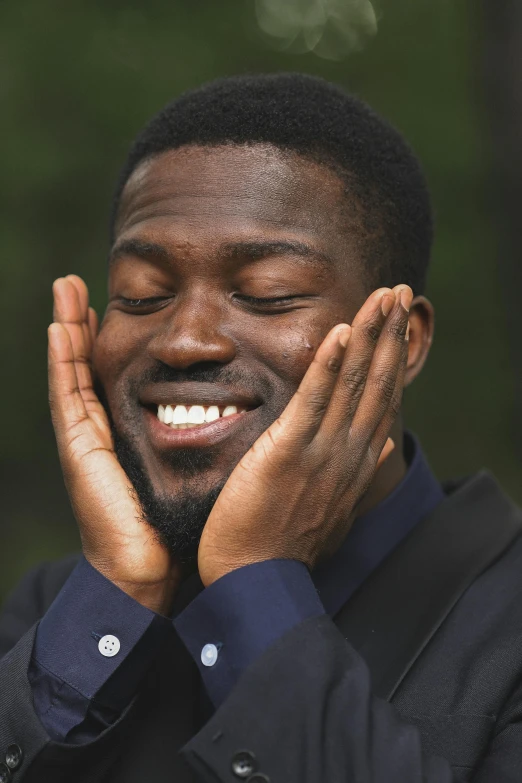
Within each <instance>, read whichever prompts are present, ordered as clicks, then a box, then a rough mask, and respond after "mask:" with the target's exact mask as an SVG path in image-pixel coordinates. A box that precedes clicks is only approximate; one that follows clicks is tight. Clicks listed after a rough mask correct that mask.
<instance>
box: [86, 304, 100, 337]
mask: <svg viewBox="0 0 522 783" xmlns="http://www.w3.org/2000/svg"><path fill="white" fill-rule="evenodd" d="M88 321H89V332H90V335H91V345H94V341H95V340H96V337H97V336H98V316H97V314H96V310H94V308H92V307H89V313H88Z"/></svg>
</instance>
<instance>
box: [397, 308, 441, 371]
mask: <svg viewBox="0 0 522 783" xmlns="http://www.w3.org/2000/svg"><path fill="white" fill-rule="evenodd" d="M409 323H410V340H409V347H408V363H407V365H406V375H405V377H404V385H405V386H409V385H410V383H411V382H412V381H414V380H415V378H416V377H417V375H418V374H419V373H420V371H421V370H422V368H423V367H424V362H425V361H426V359H427V357H428V353H429V352H430V348H431V343H432V342H433V330H434V327H435V311H434V309H433V305H432V304H431V302H430V301H429V300H428V299H426V297H425V296H416V297H415V298H414V299H413V301H412V303H411V307H410V318H409Z"/></svg>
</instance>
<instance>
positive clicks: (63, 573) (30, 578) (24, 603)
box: [0, 553, 80, 657]
mask: <svg viewBox="0 0 522 783" xmlns="http://www.w3.org/2000/svg"><path fill="white" fill-rule="evenodd" d="M79 559H80V554H79V553H78V554H71V555H68V556H67V557H64V558H62V559H61V560H56V561H51V562H44V563H40V564H39V565H37V566H35V567H34V568H32V569H31V570H30V571H28V572H27V573H26V574H25V575H24V576H23V577H22V579H21V580H20V582H19V583H18V584H17V585H16V587H15V588H14V589H13V590H12V591H11V593H10V594H9V595H8V596H7V598H6V600H5V602H4V605H3V607H2V610H1V612H0V657H2V656H3V655H4V654H5V653H6V652H7V651H8V650H9V649H10V648H11V647H13V646H14V645H15V644H16V643H17V641H18V640H19V639H20V638H21V637H22V636H23V635H24V634H25V633H26V631H28V630H29V629H30V628H31V627H32V626H33V625H34V624H35V623H36V622H38V621H39V620H40V619H41V618H42V617H43V615H44V614H45V613H46V611H47V609H48V608H49V607H50V605H51V604H52V602H53V601H54V599H55V598H56V596H57V595H58V593H59V592H60V590H61V589H62V587H63V585H64V584H65V582H66V581H67V579H68V578H69V576H70V574H71V573H72V571H73V570H74V568H75V566H76V564H77V563H78V561H79Z"/></svg>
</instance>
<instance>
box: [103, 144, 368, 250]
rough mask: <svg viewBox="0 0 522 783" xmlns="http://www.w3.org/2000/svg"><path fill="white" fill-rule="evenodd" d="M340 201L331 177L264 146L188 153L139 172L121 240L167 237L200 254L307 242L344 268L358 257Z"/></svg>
mask: <svg viewBox="0 0 522 783" xmlns="http://www.w3.org/2000/svg"><path fill="white" fill-rule="evenodd" d="M342 196H343V183H342V182H341V180H340V179H339V177H338V176H337V175H336V174H335V173H334V172H333V171H330V170H329V169H328V168H326V167H325V166H322V165H320V164H318V163H315V162H313V161H310V160H308V159H305V158H303V157H301V156H299V155H296V154H294V153H286V152H282V151H280V150H278V149H275V148H273V147H271V146H264V145H251V146H238V145H230V146H221V147H208V148H205V147H197V146H194V147H185V148H181V149H178V150H171V151H168V152H165V153H162V154H160V155H157V156H155V157H153V158H151V159H149V160H148V161H145V162H144V163H142V164H141V165H139V166H138V167H137V169H136V170H135V171H134V172H133V174H132V175H131V177H130V178H129V181H128V182H127V184H126V186H125V188H124V191H123V194H122V198H121V202H120V208H119V212H118V218H117V222H116V232H115V234H116V239H117V240H121V239H123V238H127V237H135V236H137V235H140V236H141V235H144V236H145V237H146V238H147V239H150V240H154V239H155V238H157V236H158V235H161V236H162V237H163V238H164V240H165V241H173V242H174V241H176V242H179V243H180V244H183V245H185V246H193V247H194V248H195V249H197V248H198V246H201V247H203V246H207V247H209V248H211V247H212V246H215V245H216V244H217V243H227V242H231V241H234V240H238V239H242V240H248V239H250V238H252V237H262V236H265V237H266V236H268V235H269V236H270V238H271V239H274V240H277V239H283V238H285V239H294V240H297V241H305V242H307V243H308V244H311V245H312V247H314V248H315V249H316V250H317V251H318V252H319V253H322V254H323V255H325V256H329V257H330V258H331V259H332V260H333V261H334V262H335V261H336V260H337V261H338V262H342V263H343V264H346V263H347V262H348V263H349V261H350V256H351V255H352V252H350V247H349V245H350V242H349V241H348V242H347V238H348V240H349V235H350V229H349V227H348V226H347V225H346V215H344V214H343V210H342V207H341V203H342ZM354 248H355V242H354ZM347 256H348V257H347Z"/></svg>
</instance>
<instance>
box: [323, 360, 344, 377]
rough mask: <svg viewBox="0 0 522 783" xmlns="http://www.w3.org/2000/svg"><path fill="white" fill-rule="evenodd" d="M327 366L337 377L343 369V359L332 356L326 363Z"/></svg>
mask: <svg viewBox="0 0 522 783" xmlns="http://www.w3.org/2000/svg"><path fill="white" fill-rule="evenodd" d="M326 366H327V368H328V370H330V372H331V373H332V374H333V375H337V373H338V372H339V370H340V369H341V367H342V359H340V358H339V357H338V356H331V357H330V358H329V359H328V361H327V362H326Z"/></svg>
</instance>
